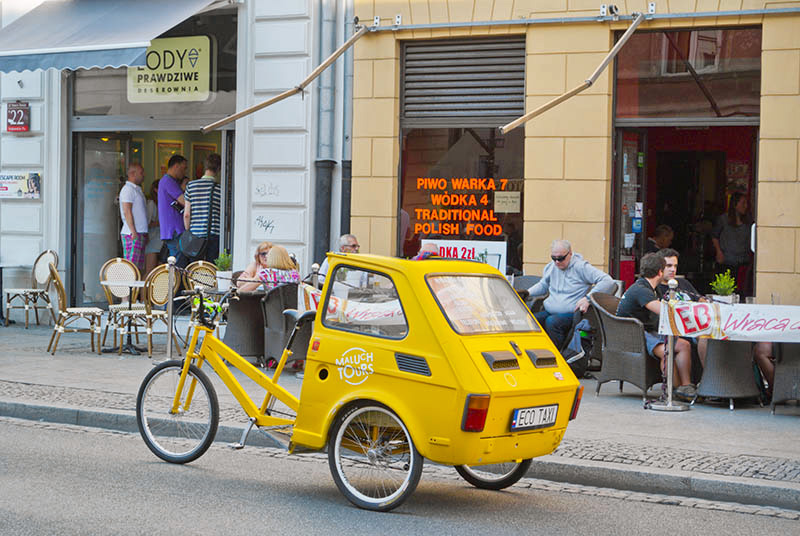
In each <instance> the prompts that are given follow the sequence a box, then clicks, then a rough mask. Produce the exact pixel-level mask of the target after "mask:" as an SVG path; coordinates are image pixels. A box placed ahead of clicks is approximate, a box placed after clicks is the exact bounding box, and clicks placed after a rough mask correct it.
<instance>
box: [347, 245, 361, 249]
mask: <svg viewBox="0 0 800 536" xmlns="http://www.w3.org/2000/svg"><path fill="white" fill-rule="evenodd" d="M347 247H349V248H353V249H360V248H361V246H360V245H358V244H347Z"/></svg>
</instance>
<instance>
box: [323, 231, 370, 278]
mask: <svg viewBox="0 0 800 536" xmlns="http://www.w3.org/2000/svg"><path fill="white" fill-rule="evenodd" d="M360 249H361V246H360V245H359V243H358V238H356V235H352V234H343V235H342V236H340V237H339V253H358V252H359V250H360ZM327 275H328V257H325V260H324V261H322V264H321V265H320V267H319V284H320V285H322V284H323V283H325V276H327Z"/></svg>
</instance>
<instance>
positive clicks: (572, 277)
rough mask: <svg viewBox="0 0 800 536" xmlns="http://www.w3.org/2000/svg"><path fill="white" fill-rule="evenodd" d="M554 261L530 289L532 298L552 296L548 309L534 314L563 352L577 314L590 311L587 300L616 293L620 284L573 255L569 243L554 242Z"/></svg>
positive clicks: (548, 299) (546, 305) (546, 306)
mask: <svg viewBox="0 0 800 536" xmlns="http://www.w3.org/2000/svg"><path fill="white" fill-rule="evenodd" d="M550 259H551V262H549V263H548V264H547V266H545V267H544V271H543V273H542V279H541V280H539V282H538V283H536V284H535V285H533V286H532V287H531V288H529V289H528V293H529V294H530V295H531V296H541V295H543V294H545V293H547V292H549V293H550V295H549V296H548V297H547V299H546V300H544V310H542V311H539V312H537V313H534V316H535V317H536V320H537V321H538V322H539V324H541V325H542V327H544V330H545V332H547V335H548V336H549V337H550V339H551V340H552V341H553V344H555V345H556V348H558V349H561V348H563V346H564V341H565V340H566V338H567V335H568V334H569V332H570V329H571V328H572V324H573V318H574V316H575V314H576V312H578V311H580V312H581V313H585V312H586V310H587V309H588V308H589V300H588V299H587V298H586V296H588V295H589V294H591V293H593V292H608V293H610V294H613V293H614V291H615V290H616V288H617V284H616V283H614V280H613V279H611V276H610V275H608V274H607V273H605V272H603V271H601V270H598V269H597V268H595V267H594V266H592V265H591V264H589V263H588V262H587V261H585V260H584V259H583V257H582V256H581V255H580V254H579V253H573V252H572V245H571V244H570V243H569V242H568V241H566V240H554V241H553V243H552V244H551V246H550Z"/></svg>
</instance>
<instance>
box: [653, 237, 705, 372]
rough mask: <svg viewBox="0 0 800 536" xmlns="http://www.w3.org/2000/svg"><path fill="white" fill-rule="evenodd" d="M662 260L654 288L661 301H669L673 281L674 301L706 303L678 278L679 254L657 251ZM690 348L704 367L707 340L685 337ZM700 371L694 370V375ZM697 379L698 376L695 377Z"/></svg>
mask: <svg viewBox="0 0 800 536" xmlns="http://www.w3.org/2000/svg"><path fill="white" fill-rule="evenodd" d="M656 254H657V255H659V256H660V257H663V258H664V275H663V276H662V278H661V281H660V282H659V283H658V286H656V293H657V294H658V296H659V298H661V299H662V300H664V299H669V280H670V279H674V280H675V281H677V282H678V288H677V289H676V290H675V299H677V300H678V301H708V300H706V298H705V297H704V296H703V295H702V294H700V293H699V292H697V289H696V288H694V285H692V283H691V282H690V281H689V280H688V279H686V278H685V277H678V257H680V253H678V252H677V251H676V250H674V249H672V248H664V249H659V250H658V252H657V253H656ZM686 339H687V340H688V341H689V343H691V345H692V346H694V347H696V348H697V358H698V359H699V360H700V366H701V368H702V367H705V366H706V351H707V349H708V339H706V338H702V339H698V338H697V337H686ZM699 372H700V371H698V370H695V374H697V373H699ZM697 378H699V375H698V376H697Z"/></svg>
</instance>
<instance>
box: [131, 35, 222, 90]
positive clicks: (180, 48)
mask: <svg viewBox="0 0 800 536" xmlns="http://www.w3.org/2000/svg"><path fill="white" fill-rule="evenodd" d="M211 75H212V73H211V44H210V41H209V40H208V37H206V36H204V35H198V36H193V37H167V38H164V39H153V40H152V41H151V42H150V46H149V47H148V49H147V53H146V55H145V65H144V67H128V102H187V101H204V100H206V99H208V96H209V94H210V93H209V92H210V84H211Z"/></svg>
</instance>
